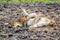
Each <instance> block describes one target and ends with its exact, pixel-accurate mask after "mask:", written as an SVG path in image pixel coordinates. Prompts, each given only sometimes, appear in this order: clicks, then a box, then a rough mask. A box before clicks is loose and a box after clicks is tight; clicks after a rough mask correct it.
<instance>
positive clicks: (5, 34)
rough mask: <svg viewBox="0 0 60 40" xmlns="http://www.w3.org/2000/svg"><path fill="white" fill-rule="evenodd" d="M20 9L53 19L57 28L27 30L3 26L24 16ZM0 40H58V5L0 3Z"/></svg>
mask: <svg viewBox="0 0 60 40" xmlns="http://www.w3.org/2000/svg"><path fill="white" fill-rule="evenodd" d="M21 7H24V8H25V9H26V11H27V12H28V13H31V12H36V13H37V14H38V13H42V14H44V16H47V17H49V18H55V19H56V21H57V27H52V26H45V27H41V28H38V29H36V30H28V29H27V28H25V27H23V28H21V29H20V28H19V27H17V28H16V29H15V28H12V27H9V25H5V23H9V22H10V21H11V20H17V19H19V18H21V17H22V16H23V15H24V13H23V11H22V10H21ZM47 29H48V30H47ZM0 40H60V3H31V4H28V3H26V4H22V3H0Z"/></svg>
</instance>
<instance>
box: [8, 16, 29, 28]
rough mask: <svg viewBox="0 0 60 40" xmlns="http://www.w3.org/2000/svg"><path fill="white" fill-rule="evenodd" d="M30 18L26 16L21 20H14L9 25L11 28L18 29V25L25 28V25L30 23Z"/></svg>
mask: <svg viewBox="0 0 60 40" xmlns="http://www.w3.org/2000/svg"><path fill="white" fill-rule="evenodd" d="M28 19H29V18H28V17H27V16H24V17H22V18H21V19H19V20H15V21H14V20H13V21H11V22H10V23H9V25H10V26H11V27H16V26H17V25H19V26H21V27H22V26H23V25H24V23H25V22H27V21H28Z"/></svg>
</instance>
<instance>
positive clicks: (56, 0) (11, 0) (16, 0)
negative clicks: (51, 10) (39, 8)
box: [0, 0, 60, 3]
mask: <svg viewBox="0 0 60 40" xmlns="http://www.w3.org/2000/svg"><path fill="white" fill-rule="evenodd" d="M0 2H12V3H13V2H16V3H19V2H21V3H34V2H38V3H39V2H45V3H49V2H50V3H54V2H60V0H0Z"/></svg>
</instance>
